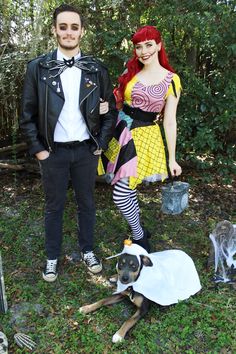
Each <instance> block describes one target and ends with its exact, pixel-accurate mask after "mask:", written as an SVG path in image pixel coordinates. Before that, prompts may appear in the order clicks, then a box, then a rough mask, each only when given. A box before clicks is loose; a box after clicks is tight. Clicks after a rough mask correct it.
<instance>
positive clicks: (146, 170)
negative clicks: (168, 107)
mask: <svg viewBox="0 0 236 354" xmlns="http://www.w3.org/2000/svg"><path fill="white" fill-rule="evenodd" d="M132 137H133V140H134V144H135V148H136V151H137V156H138V169H137V175H138V177H132V176H131V177H130V180H129V187H130V188H131V189H134V188H136V186H137V184H139V183H142V181H143V179H144V178H146V177H148V176H152V175H155V174H158V175H160V176H161V177H162V178H165V177H166V176H167V167H166V156H165V147H164V143H163V140H162V136H161V131H160V127H159V126H158V125H151V126H147V127H139V128H136V129H133V130H132Z"/></svg>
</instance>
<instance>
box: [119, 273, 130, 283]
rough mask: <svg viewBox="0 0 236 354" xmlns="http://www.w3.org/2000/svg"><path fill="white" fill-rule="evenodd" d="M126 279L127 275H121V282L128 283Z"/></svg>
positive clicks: (127, 278)
mask: <svg viewBox="0 0 236 354" xmlns="http://www.w3.org/2000/svg"><path fill="white" fill-rule="evenodd" d="M128 281H129V277H128V275H123V276H122V278H121V282H122V283H128Z"/></svg>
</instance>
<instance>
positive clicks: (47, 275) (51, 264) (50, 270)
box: [43, 259, 58, 282]
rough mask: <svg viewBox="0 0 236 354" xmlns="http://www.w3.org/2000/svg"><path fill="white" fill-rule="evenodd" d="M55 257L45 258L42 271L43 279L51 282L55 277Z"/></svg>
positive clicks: (56, 274)
mask: <svg viewBox="0 0 236 354" xmlns="http://www.w3.org/2000/svg"><path fill="white" fill-rule="evenodd" d="M57 276H58V273H57V259H47V263H46V266H45V269H44V271H43V279H44V280H46V281H48V282H53V281H55V280H56V279H57Z"/></svg>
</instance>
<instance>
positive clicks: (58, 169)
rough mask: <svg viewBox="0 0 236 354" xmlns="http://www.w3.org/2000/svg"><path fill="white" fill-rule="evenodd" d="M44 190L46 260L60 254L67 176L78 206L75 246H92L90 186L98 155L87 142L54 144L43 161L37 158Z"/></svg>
mask: <svg viewBox="0 0 236 354" xmlns="http://www.w3.org/2000/svg"><path fill="white" fill-rule="evenodd" d="M39 163H40V167H41V174H42V182H43V188H44V193H45V204H46V205H45V234H46V240H45V247H46V254H47V258H48V259H55V258H58V257H59V256H60V252H61V244H62V227H63V212H64V205H65V201H66V194H67V189H68V183H69V179H70V178H71V182H72V187H73V190H74V193H75V199H76V203H77V208H78V224H79V232H78V233H79V235H78V241H79V247H80V250H82V251H90V250H92V249H93V238H94V226H95V204H94V187H95V179H96V171H97V164H98V157H97V156H95V155H93V154H92V153H91V151H90V149H89V144H88V143H87V142H84V143H81V144H80V145H79V146H73V147H69V148H68V147H63V146H58V147H57V148H56V150H55V152H52V153H50V155H49V157H48V158H47V159H45V160H41V161H39Z"/></svg>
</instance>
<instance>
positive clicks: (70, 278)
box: [0, 175, 236, 354]
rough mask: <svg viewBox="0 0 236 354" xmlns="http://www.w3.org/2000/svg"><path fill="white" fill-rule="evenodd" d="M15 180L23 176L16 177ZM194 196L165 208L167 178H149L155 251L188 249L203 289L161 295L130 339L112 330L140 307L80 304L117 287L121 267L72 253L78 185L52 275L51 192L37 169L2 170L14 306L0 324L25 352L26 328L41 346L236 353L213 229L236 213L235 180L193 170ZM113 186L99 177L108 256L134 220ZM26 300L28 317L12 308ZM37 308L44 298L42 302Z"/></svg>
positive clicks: (104, 353)
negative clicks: (170, 299) (83, 310)
mask: <svg viewBox="0 0 236 354" xmlns="http://www.w3.org/2000/svg"><path fill="white" fill-rule="evenodd" d="M14 181H16V182H14ZM191 187H192V188H191V190H190V205H189V208H188V209H186V210H185V211H184V213H182V214H180V215H176V216H171V215H163V214H161V213H160V212H159V211H160V206H161V201H160V185H149V186H141V188H140V189H139V199H140V205H141V216H142V220H143V221H144V223H145V226H146V227H148V229H149V230H150V231H151V233H152V239H151V241H152V246H153V248H154V249H155V250H164V249H170V248H180V249H183V250H184V251H186V252H187V253H188V254H189V255H190V256H191V257H192V258H193V259H194V261H195V264H196V267H197V269H198V272H199V275H200V279H201V283H202V290H201V292H200V293H199V294H197V295H196V296H193V297H192V298H190V299H189V300H188V301H184V302H181V303H178V304H177V305H173V306H170V307H160V306H158V305H156V304H153V305H152V307H151V309H150V311H149V313H148V314H147V315H146V317H145V318H144V319H142V320H140V321H139V322H138V323H137V324H136V326H135V327H134V328H133V329H132V330H131V331H130V332H129V334H128V335H127V338H126V339H125V341H124V342H123V343H121V344H112V342H111V338H112V336H113V334H114V333H115V332H116V331H117V330H118V329H119V327H120V326H121V324H122V323H123V322H124V320H125V319H126V318H127V317H128V316H130V315H132V314H133V313H134V311H135V309H134V307H133V305H132V304H131V303H130V302H129V301H128V299H127V300H125V301H124V302H122V303H119V304H117V305H114V306H110V307H107V308H102V309H100V310H98V311H97V312H95V313H93V314H89V315H86V316H84V315H81V314H80V313H79V307H80V306H81V305H84V304H87V303H90V302H93V301H96V300H98V299H101V298H103V297H105V296H109V295H110V294H111V293H112V292H113V288H112V287H111V286H110V285H109V283H108V282H107V279H108V277H109V276H110V275H113V274H114V272H115V263H116V260H115V259H112V260H110V261H105V260H104V261H103V263H104V270H103V272H102V274H101V275H97V276H95V275H92V274H88V272H87V271H86V269H85V267H84V265H83V264H82V263H80V262H77V263H73V262H72V261H71V260H70V256H71V254H72V253H73V252H74V251H77V252H78V246H77V226H76V208H75V204H74V198H73V194H72V191H71V190H69V191H68V199H67V205H66V211H65V216H64V242H63V250H62V257H61V260H60V271H59V277H58V280H57V281H56V282H55V283H52V284H48V283H46V282H44V281H43V279H42V276H41V272H42V268H43V266H44V261H45V254H44V222H43V206H44V199H43V194H42V190H41V184H40V180H39V179H38V178H34V179H33V178H32V179H27V178H26V177H25V176H22V175H19V176H17V178H16V179H15V178H14V176H8V177H7V178H5V179H4V181H3V179H1V190H2V197H1V206H0V216H1V220H0V250H1V254H2V259H3V263H4V275H5V286H6V293H7V299H8V305H9V311H8V312H7V314H5V315H0V330H2V331H4V333H5V334H6V335H7V337H8V341H9V353H11V354H12V353H13V354H14V353H26V352H27V351H26V350H23V349H20V348H19V347H17V345H16V344H15V343H14V339H13V336H14V334H15V333H16V332H19V331H23V332H25V333H27V334H28V335H30V336H31V337H32V339H33V340H35V342H36V343H37V349H36V350H35V353H39V354H51V353H53V354H67V353H68V354H69V353H70V354H77V353H85V354H87V353H93V354H95V353H98V354H100V353H101V354H109V353H123V354H125V353H127V354H133V353H140V354H141V353H164V354H166V353H181V354H182V353H188V354H193V353H197V354H198V353H212V354H213V353H234V352H236V321H235V310H236V293H235V287H233V286H232V285H229V284H218V285H216V284H214V283H213V282H212V276H213V269H208V268H207V267H206V265H207V260H208V255H209V249H210V246H211V245H210V240H209V238H208V235H209V233H210V232H211V231H212V229H213V228H214V227H215V225H216V223H217V222H219V221H221V220H223V219H228V220H230V221H232V222H235V221H236V215H235V209H234V204H233V203H235V188H234V187H233V186H232V185H228V186H220V187H219V186H218V183H217V180H216V179H215V180H214V179H212V180H211V181H210V182H209V183H205V182H204V183H203V182H202V177H201V176H192V177H191ZM111 193H112V189H111V187H110V186H108V185H106V184H97V186H96V201H97V223H96V241H95V247H96V252H97V253H98V255H99V256H100V257H101V258H103V259H104V258H105V257H106V256H109V255H111V254H114V253H116V252H118V251H120V250H121V247H122V240H123V239H124V238H125V237H126V236H127V235H128V227H127V224H126V222H125V221H124V220H123V219H122V217H121V215H120V214H119V212H118V211H117V209H116V207H115V205H113V202H112V196H111ZM22 304H25V311H23V313H22V315H21V318H20V319H18V320H17V321H15V322H14V321H13V317H12V313H11V311H12V309H14V308H15V307H16V306H19V305H20V306H22ZM36 304H37V305H38V307H35V305H36Z"/></svg>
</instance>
